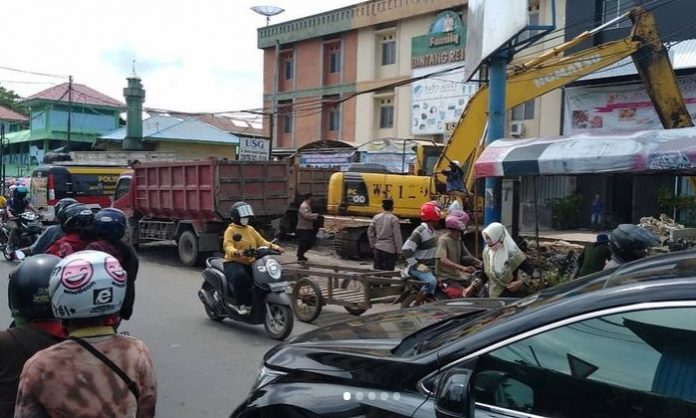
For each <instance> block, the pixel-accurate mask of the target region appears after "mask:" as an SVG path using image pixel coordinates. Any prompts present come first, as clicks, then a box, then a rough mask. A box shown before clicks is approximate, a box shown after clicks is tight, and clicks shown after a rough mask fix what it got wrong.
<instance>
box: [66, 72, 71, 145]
mask: <svg viewBox="0 0 696 418" xmlns="http://www.w3.org/2000/svg"><path fill="white" fill-rule="evenodd" d="M71 131H72V76H70V77H68V144H67V146H66V147H65V148H66V150H67V151H68V152H69V151H70V136H71Z"/></svg>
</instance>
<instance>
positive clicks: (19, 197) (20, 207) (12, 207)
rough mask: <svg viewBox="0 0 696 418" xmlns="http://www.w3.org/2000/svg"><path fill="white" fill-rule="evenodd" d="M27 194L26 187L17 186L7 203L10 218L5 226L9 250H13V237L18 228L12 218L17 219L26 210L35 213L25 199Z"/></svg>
mask: <svg viewBox="0 0 696 418" xmlns="http://www.w3.org/2000/svg"><path fill="white" fill-rule="evenodd" d="M28 193H29V191H28V190H27V188H26V187H24V186H17V187H16V188H15V189H14V190H13V191H12V197H11V198H10V200H9V201H8V202H7V215H8V216H9V218H10V219H9V221H8V224H7V226H8V228H9V229H10V234H9V235H8V236H7V245H8V246H9V247H10V250H12V249H14V248H13V247H14V237H15V235H16V234H17V229H18V228H19V224H18V223H17V221H16V220H14V218H17V217H18V216H19V215H21V214H23V213H24V212H26V211H27V209H28V210H30V211H32V212H34V213H37V212H36V209H34V206H33V205H32V204H31V202H30V201H29V199H27V194H28Z"/></svg>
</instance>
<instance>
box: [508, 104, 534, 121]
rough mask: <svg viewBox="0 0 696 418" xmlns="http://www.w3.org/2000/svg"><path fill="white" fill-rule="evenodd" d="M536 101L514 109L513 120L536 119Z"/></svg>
mask: <svg viewBox="0 0 696 418" xmlns="http://www.w3.org/2000/svg"><path fill="white" fill-rule="evenodd" d="M534 103H535V102H534V99H532V100H529V101H526V102H524V103H522V104H521V105H519V106H515V107H513V108H512V120H530V119H534Z"/></svg>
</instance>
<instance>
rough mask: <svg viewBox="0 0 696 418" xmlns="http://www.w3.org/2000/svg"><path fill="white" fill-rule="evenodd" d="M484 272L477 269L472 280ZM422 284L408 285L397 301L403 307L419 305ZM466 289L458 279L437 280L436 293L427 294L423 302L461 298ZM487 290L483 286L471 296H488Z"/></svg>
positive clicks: (472, 275) (472, 274)
mask: <svg viewBox="0 0 696 418" xmlns="http://www.w3.org/2000/svg"><path fill="white" fill-rule="evenodd" d="M482 274H483V273H482V271H481V270H480V269H476V270H475V271H474V272H473V273H471V281H472V282H473V281H474V280H476V279H479V278H481V277H482ZM421 286H422V285H421V284H412V285H410V286H406V288H405V290H404V292H403V293H402V294H401V296H400V297H399V299H398V300H397V302H396V303H401V307H402V308H411V307H413V306H418V304H416V295H417V294H418V292H419V291H420V289H421ZM466 289H467V287H465V286H463V285H462V284H461V283H460V282H459V281H457V280H453V279H445V280H439V281H438V282H437V287H436V288H435V293H434V294H432V295H428V296H426V298H425V300H423V302H422V303H423V304H426V303H433V302H437V301H440V300H448V299H461V298H464V297H466V295H465V292H466ZM487 292H488V289H487V287H486V286H483V288H482V289H481V290H480V291H479V292H477V293H476V294H474V295H470V296H469V297H486V295H487Z"/></svg>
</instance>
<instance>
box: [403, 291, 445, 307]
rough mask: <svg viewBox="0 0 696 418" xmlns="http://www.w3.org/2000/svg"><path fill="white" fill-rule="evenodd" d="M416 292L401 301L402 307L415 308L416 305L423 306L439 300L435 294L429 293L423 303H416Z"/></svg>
mask: <svg viewBox="0 0 696 418" xmlns="http://www.w3.org/2000/svg"><path fill="white" fill-rule="evenodd" d="M416 294H417V293H416V292H414V293H411V294H410V295H408V296H406V298H405V299H404V300H403V301H402V302H401V307H402V308H413V307H414V306H421V305H425V304H426V303H433V302H435V301H437V298H435V296H433V295H428V297H426V298H425V300H424V301H423V303H422V304H421V305H416Z"/></svg>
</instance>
